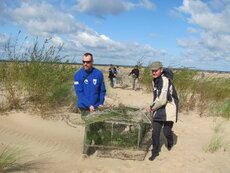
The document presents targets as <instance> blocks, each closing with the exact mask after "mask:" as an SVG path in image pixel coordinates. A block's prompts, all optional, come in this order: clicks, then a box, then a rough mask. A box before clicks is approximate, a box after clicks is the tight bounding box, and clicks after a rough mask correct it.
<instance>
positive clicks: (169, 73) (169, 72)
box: [163, 68, 179, 101]
mask: <svg viewBox="0 0 230 173" xmlns="http://www.w3.org/2000/svg"><path fill="white" fill-rule="evenodd" d="M163 74H164V75H165V77H167V78H168V79H169V88H170V86H172V90H173V92H172V93H171V94H170V93H169V92H168V96H167V97H168V100H169V101H172V97H173V98H174V99H176V100H177V101H179V99H178V96H177V92H176V88H175V86H174V84H173V82H172V80H173V77H174V73H173V72H172V70H170V69H169V68H164V71H163ZM169 88H168V89H169Z"/></svg>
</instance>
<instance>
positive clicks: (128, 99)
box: [0, 88, 230, 173]
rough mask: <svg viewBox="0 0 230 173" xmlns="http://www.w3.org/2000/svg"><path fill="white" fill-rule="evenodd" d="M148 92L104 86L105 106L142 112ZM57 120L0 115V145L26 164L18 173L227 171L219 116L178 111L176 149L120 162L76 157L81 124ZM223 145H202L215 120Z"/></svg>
mask: <svg viewBox="0 0 230 173" xmlns="http://www.w3.org/2000/svg"><path fill="white" fill-rule="evenodd" d="M151 100H152V94H151V93H146V92H144V91H143V90H137V91H133V90H131V88H126V89H121V88H116V89H111V88H108V94H107V96H106V105H114V104H115V105H117V104H119V103H122V104H125V105H128V106H135V107H139V108H143V109H144V108H145V107H146V106H147V105H148V104H149V103H150V102H151ZM59 116H60V117H62V118H59V119H57V120H44V119H42V118H41V116H39V115H38V114H37V113H34V112H28V111H27V112H23V111H17V112H16V111H12V112H8V113H7V114H3V115H2V116H0V144H1V147H5V146H9V147H16V148H20V149H21V150H22V153H21V162H26V163H28V165H29V166H28V167H27V168H26V169H25V170H24V171H19V172H26V171H27V172H34V173H117V172H119V173H140V172H144V173H150V172H151V173H152V172H157V173H175V172H177V173H182V172H183V173H195V172H196V173H201V172H202V173H228V172H230V164H229V163H230V147H229V142H230V128H229V127H230V122H229V121H226V120H223V119H221V118H214V117H200V116H199V114H198V113H196V112H189V113H180V114H179V121H178V122H177V123H176V124H175V125H174V128H173V131H174V133H175V135H176V136H177V142H176V145H175V146H174V147H173V148H172V150H171V151H168V150H167V149H166V147H165V146H164V145H162V147H161V152H160V155H159V156H158V157H157V158H156V159H155V160H154V161H149V160H148V158H149V156H150V152H148V153H147V156H146V158H145V160H144V161H135V160H120V159H113V158H101V157H97V155H96V153H94V154H93V155H90V156H89V157H88V158H85V157H83V156H82V146H83V135H84V126H83V125H76V126H74V127H72V126H70V125H68V124H67V123H66V121H64V120H63V119H65V117H75V118H76V119H77V121H79V122H81V119H80V115H79V114H77V113H71V112H70V111H69V110H67V109H66V110H63V113H62V114H61V115H59ZM222 121H224V123H223V124H222V125H221V128H222V129H221V131H220V132H218V134H219V135H220V136H222V137H223V142H222V143H223V146H222V147H221V148H220V150H218V151H216V152H214V153H210V152H205V151H204V147H205V146H206V145H207V144H208V143H209V142H210V140H211V138H212V136H213V135H214V134H215V133H214V127H215V126H217V124H219V123H220V122H222Z"/></svg>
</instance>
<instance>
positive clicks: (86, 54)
mask: <svg viewBox="0 0 230 173" xmlns="http://www.w3.org/2000/svg"><path fill="white" fill-rule="evenodd" d="M84 56H91V61H93V54H92V53H85V54H84Z"/></svg>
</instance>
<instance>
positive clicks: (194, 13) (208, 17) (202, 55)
mask: <svg viewBox="0 0 230 173" xmlns="http://www.w3.org/2000/svg"><path fill="white" fill-rule="evenodd" d="M211 2H212V3H211ZM214 3H217V1H216V0H214V1H213V0H212V1H209V3H204V2H203V1H200V0H196V1H194V0H184V1H183V5H182V6H180V7H179V8H177V9H178V11H179V12H181V13H182V14H184V16H185V17H186V18H187V21H188V22H189V23H191V24H193V25H195V26H196V28H197V27H199V28H200V29H199V30H196V31H198V32H197V34H199V35H198V36H199V37H196V38H194V37H190V38H183V39H178V40H177V44H178V45H179V46H181V47H183V48H185V52H184V54H183V56H184V57H186V59H187V58H188V59H189V60H191V59H193V61H194V62H196V63H197V64H198V66H199V63H201V64H202V63H203V64H205V63H206V64H207V63H210V61H213V62H216V61H223V60H224V61H225V64H226V63H228V62H229V61H230V58H229V57H230V49H229V47H230V20H229V19H230V1H229V0H228V1H226V0H219V2H218V4H219V6H220V7H221V8H219V9H218V10H217V9H216V8H215V9H214V8H213V7H212V6H210V4H212V5H213V4H214ZM221 4H225V6H223V5H221ZM188 31H190V32H191V31H192V32H193V28H190V29H188Z"/></svg>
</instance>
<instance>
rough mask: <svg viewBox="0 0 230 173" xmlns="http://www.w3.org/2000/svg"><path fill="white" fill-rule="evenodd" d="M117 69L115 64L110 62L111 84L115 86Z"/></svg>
mask: <svg viewBox="0 0 230 173" xmlns="http://www.w3.org/2000/svg"><path fill="white" fill-rule="evenodd" d="M116 75H117V71H116V68H115V67H114V66H113V64H110V68H109V80H110V86H111V87H112V88H114V80H115V78H116Z"/></svg>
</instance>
